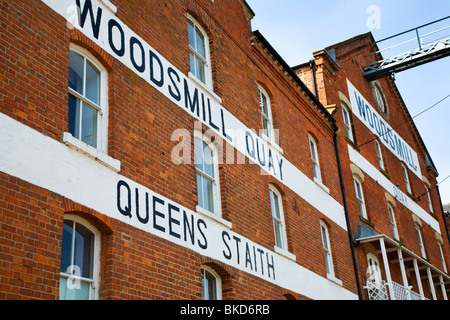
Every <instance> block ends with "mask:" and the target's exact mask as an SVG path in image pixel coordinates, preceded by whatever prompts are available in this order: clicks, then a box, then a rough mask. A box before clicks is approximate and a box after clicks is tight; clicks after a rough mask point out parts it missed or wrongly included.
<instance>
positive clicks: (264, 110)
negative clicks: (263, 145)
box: [258, 87, 273, 139]
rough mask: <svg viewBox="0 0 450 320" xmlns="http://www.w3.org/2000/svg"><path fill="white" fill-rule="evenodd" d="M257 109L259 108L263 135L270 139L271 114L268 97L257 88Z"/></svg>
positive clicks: (262, 90)
mask: <svg viewBox="0 0 450 320" xmlns="http://www.w3.org/2000/svg"><path fill="white" fill-rule="evenodd" d="M258 96H259V107H260V108H261V118H262V127H263V133H264V134H265V135H266V136H267V137H268V138H269V139H270V138H272V129H273V126H272V112H271V108H270V99H269V95H268V94H267V93H266V92H265V91H264V89H262V88H261V87H259V88H258Z"/></svg>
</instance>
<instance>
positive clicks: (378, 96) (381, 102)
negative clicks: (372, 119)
mask: <svg viewBox="0 0 450 320" xmlns="http://www.w3.org/2000/svg"><path fill="white" fill-rule="evenodd" d="M373 94H374V96H375V102H376V103H377V106H378V109H379V110H380V111H381V113H382V114H387V111H388V108H387V104H386V98H385V97H384V93H383V90H381V88H380V86H379V85H378V84H374V85H373Z"/></svg>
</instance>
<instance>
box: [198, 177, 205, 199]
mask: <svg viewBox="0 0 450 320" xmlns="http://www.w3.org/2000/svg"><path fill="white" fill-rule="evenodd" d="M202 182H203V180H202V176H201V175H200V174H199V173H197V197H198V205H199V206H200V207H202V208H204V207H205V205H204V204H203V186H202Z"/></svg>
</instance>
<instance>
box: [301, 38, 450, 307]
mask: <svg viewBox="0 0 450 320" xmlns="http://www.w3.org/2000/svg"><path fill="white" fill-rule="evenodd" d="M374 43H375V40H374V39H373V37H372V35H371V34H370V33H368V34H363V35H360V36H356V37H354V38H351V39H348V40H346V41H343V42H341V43H338V44H335V45H332V46H330V47H327V48H325V49H323V50H320V51H317V52H315V53H314V54H313V55H314V59H313V60H312V61H310V62H308V63H305V64H302V65H299V66H296V67H294V68H293V69H294V70H295V71H296V73H297V74H298V75H299V77H300V78H301V79H302V80H303V81H304V82H305V83H306V84H308V86H309V87H310V89H311V90H312V91H313V90H314V91H315V92H316V93H317V96H318V97H319V98H320V101H321V102H322V103H323V104H324V105H325V106H328V107H327V108H328V109H329V110H330V112H332V114H333V115H334V117H335V118H336V120H337V123H338V126H339V128H340V133H341V134H339V150H340V151H341V153H340V154H341V156H340V159H341V163H342V170H343V175H344V180H345V183H344V185H345V194H346V201H347V207H348V212H349V216H350V221H351V227H350V229H351V230H352V234H353V240H354V248H355V249H354V250H355V255H356V260H357V269H358V273H359V282H360V284H361V288H363V289H364V292H363V294H364V297H365V298H368V299H387V298H388V299H392V300H393V299H402V300H403V299H417V300H420V299H447V295H448V290H449V280H450V278H449V276H448V259H449V258H450V257H449V256H448V254H449V250H448V248H449V235H448V228H447V227H446V218H445V215H444V214H443V210H442V205H441V202H440V196H439V190H438V188H437V186H436V184H437V182H436V178H437V175H438V172H437V170H436V168H435V166H434V165H433V162H432V160H431V157H430V155H429V154H428V151H427V149H426V146H425V144H424V142H423V141H422V139H421V137H420V134H419V132H418V130H417V128H416V127H415V125H414V122H413V121H412V118H411V116H410V114H409V112H408V109H407V107H406V106H405V104H404V102H403V100H402V98H401V95H400V93H399V91H398V89H397V87H396V85H395V80H394V79H393V77H382V78H380V79H378V80H373V81H368V80H367V79H366V78H365V77H364V66H366V65H368V64H370V63H371V62H373V61H371V60H370V59H373V57H372V55H373V53H374V52H377V51H378V48H377V47H376V44H374Z"/></svg>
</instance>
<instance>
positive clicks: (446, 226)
mask: <svg viewBox="0 0 450 320" xmlns="http://www.w3.org/2000/svg"><path fill="white" fill-rule="evenodd" d="M436 190H437V193H438V196H439V203H440V205H441V211H442V218H443V219H444V226H445V231H446V232H447V240H448V243H449V244H450V233H449V231H448V225H447V221H446V219H445V212H444V207H443V206H442V201H441V193H440V192H439V187H438V185H437V184H436Z"/></svg>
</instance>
